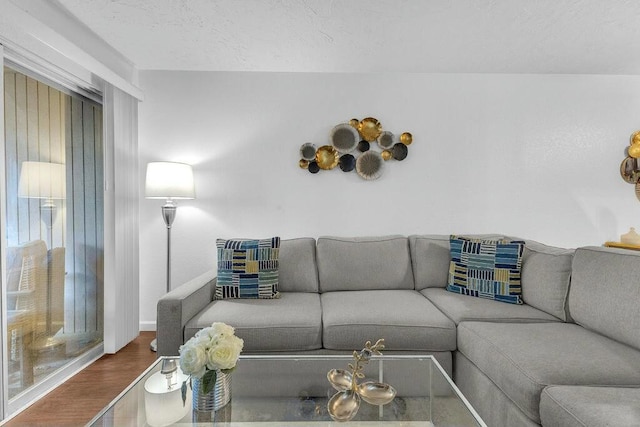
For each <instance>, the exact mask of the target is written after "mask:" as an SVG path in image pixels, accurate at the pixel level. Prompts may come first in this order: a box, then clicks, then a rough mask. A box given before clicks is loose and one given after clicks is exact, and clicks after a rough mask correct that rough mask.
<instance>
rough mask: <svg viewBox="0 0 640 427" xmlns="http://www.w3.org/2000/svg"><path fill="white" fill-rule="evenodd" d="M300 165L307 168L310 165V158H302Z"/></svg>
mask: <svg viewBox="0 0 640 427" xmlns="http://www.w3.org/2000/svg"><path fill="white" fill-rule="evenodd" d="M298 165H300V167H301V168H302V169H307V168H308V167H309V160H305V159H300V161H299V162H298Z"/></svg>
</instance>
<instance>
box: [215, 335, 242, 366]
mask: <svg viewBox="0 0 640 427" xmlns="http://www.w3.org/2000/svg"><path fill="white" fill-rule="evenodd" d="M243 346H244V341H243V340H242V339H240V338H238V337H236V336H234V335H227V336H225V337H224V338H221V339H219V340H218V343H217V345H215V346H214V347H212V348H210V349H209V352H208V353H207V368H209V369H231V368H233V367H234V366H236V362H237V361H238V356H240V352H241V351H242V347H243Z"/></svg>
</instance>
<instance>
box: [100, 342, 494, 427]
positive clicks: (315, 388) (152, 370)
mask: <svg viewBox="0 0 640 427" xmlns="http://www.w3.org/2000/svg"><path fill="white" fill-rule="evenodd" d="M164 359H169V358H164V357H163V358H159V359H158V360H157V361H156V362H154V363H153V364H152V365H151V366H150V367H149V369H147V370H146V371H145V372H144V373H143V374H142V375H141V376H140V377H138V379H136V380H135V381H134V382H133V383H132V384H131V385H130V386H129V387H128V388H127V389H126V390H124V391H123V392H122V393H121V394H120V395H119V396H118V397H117V398H116V399H114V400H113V402H111V403H110V404H109V405H108V406H107V407H106V408H104V409H103V410H102V411H101V412H100V413H99V414H98V415H97V416H96V417H95V418H94V419H93V420H92V421H91V422H89V424H88V425H90V426H151V427H159V426H164V425H211V423H212V421H213V422H215V423H216V425H218V423H219V425H225V426H231V427H240V426H255V427H258V426H262V427H267V426H283V425H285V426H286V425H290V426H323V427H325V426H338V425H345V426H346V425H354V426H370V425H371V426H373V425H384V426H447V425H449V426H486V424H485V423H484V422H483V421H482V420H481V419H480V417H479V416H478V414H477V413H476V411H475V410H474V409H473V408H472V407H471V405H470V404H469V403H468V401H467V400H466V399H465V397H464V396H463V395H462V393H460V391H459V390H458V388H457V387H456V386H455V384H454V383H453V382H452V381H451V379H450V378H449V377H448V376H447V374H446V373H445V371H444V370H443V369H442V367H441V366H440V364H439V363H438V362H437V361H436V360H435V359H434V358H433V357H432V356H413V355H412V356H391V355H384V356H376V357H373V358H372V359H371V361H370V362H369V364H368V365H367V366H366V367H365V371H364V373H365V375H366V378H365V379H362V380H360V381H359V382H364V381H367V380H372V381H378V382H385V383H387V384H390V385H391V386H393V387H394V388H395V389H396V391H397V395H396V397H395V399H394V400H393V401H392V402H390V403H388V404H386V405H383V406H373V405H370V404H368V403H366V402H364V401H362V402H361V404H360V408H359V410H358V413H357V414H356V416H355V417H354V418H353V419H352V420H351V421H348V422H346V423H344V422H336V421H333V420H332V419H331V417H330V415H329V413H328V412H327V402H328V401H329V399H330V398H331V396H332V395H333V394H334V393H336V390H335V389H333V387H332V386H331V384H330V383H329V381H328V380H327V372H328V371H329V370H330V369H333V368H337V369H345V370H347V369H348V364H349V363H352V361H353V359H352V358H351V357H349V356H334V355H320V356H318V355H313V356H309V355H304V356H300V355H298V356H296V355H259V356H249V355H242V356H241V357H240V360H239V361H238V364H237V367H236V370H235V371H234V372H233V374H232V384H231V390H232V398H231V401H230V402H229V403H228V404H227V405H226V406H224V407H223V408H222V409H220V410H218V411H216V412H214V413H202V412H198V411H194V410H192V408H191V404H190V402H191V395H190V394H191V389H190V388H188V396H187V397H188V399H187V400H188V401H187V404H186V406H183V405H182V397H181V393H180V385H181V384H182V381H181V380H180V381H178V383H177V384H176V385H174V386H172V388H171V389H170V391H169V392H167V393H161V394H160V395H158V394H154V393H150V392H149V390H152V388H151V384H152V383H154V382H156V383H157V381H158V380H159V378H160V376H161V374H160V369H161V365H162V361H163V360H164ZM176 362H177V359H176ZM178 365H179V364H178ZM179 373H180V375H182V373H181V372H179ZM185 378H186V377H185ZM162 380H163V381H164V380H165V378H164V377H162ZM145 384H146V385H147V387H146V388H147V391H145ZM163 387H164V389H165V390H166V386H163Z"/></svg>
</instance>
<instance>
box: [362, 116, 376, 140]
mask: <svg viewBox="0 0 640 427" xmlns="http://www.w3.org/2000/svg"><path fill="white" fill-rule="evenodd" d="M358 132H360V136H362V139H364V140H365V141H369V142H372V141H375V140H376V139H378V137H379V136H380V134H381V133H382V125H381V124H380V122H379V121H378V119H374V118H373V117H367V118H365V119H362V120H361V121H360V124H359V125H358Z"/></svg>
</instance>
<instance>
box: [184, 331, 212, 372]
mask: <svg viewBox="0 0 640 427" xmlns="http://www.w3.org/2000/svg"><path fill="white" fill-rule="evenodd" d="M190 342H191V340H189V341H188V342H187V344H185V345H182V346H180V369H182V372H184V373H185V374H187V375H193V376H194V377H196V378H201V377H202V376H203V375H204V372H205V369H206V367H207V365H206V363H207V354H206V352H205V351H204V349H203V348H202V347H199V346H196V345H191V344H190Z"/></svg>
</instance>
